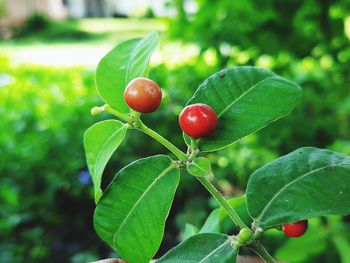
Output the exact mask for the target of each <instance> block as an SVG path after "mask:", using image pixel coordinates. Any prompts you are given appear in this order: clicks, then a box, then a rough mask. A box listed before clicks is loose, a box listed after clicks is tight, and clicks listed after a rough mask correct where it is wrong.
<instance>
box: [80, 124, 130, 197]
mask: <svg viewBox="0 0 350 263" xmlns="http://www.w3.org/2000/svg"><path fill="white" fill-rule="evenodd" d="M127 129H128V128H127V126H126V125H125V124H123V123H122V122H120V121H117V120H106V121H101V122H98V123H96V124H94V125H92V126H91V127H90V128H89V129H87V130H86V132H85V136H84V147H85V153H86V160H87V164H88V167H89V170H90V174H91V177H92V181H93V183H94V190H95V202H96V203H97V202H98V200H99V199H100V197H101V195H102V190H101V178H102V174H103V170H104V169H105V167H106V164H107V162H108V160H109V158H111V156H112V154H113V152H114V151H115V150H116V149H117V148H118V146H119V145H120V144H121V143H122V141H123V139H124V137H125V134H126V131H127Z"/></svg>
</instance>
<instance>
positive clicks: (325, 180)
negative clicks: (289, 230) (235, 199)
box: [246, 147, 350, 228]
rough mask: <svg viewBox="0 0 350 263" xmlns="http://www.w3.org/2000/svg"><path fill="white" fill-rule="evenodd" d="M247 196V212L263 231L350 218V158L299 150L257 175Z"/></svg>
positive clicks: (253, 177) (250, 180) (327, 152)
mask: <svg viewBox="0 0 350 263" xmlns="http://www.w3.org/2000/svg"><path fill="white" fill-rule="evenodd" d="M246 196H247V208H248V212H249V214H250V215H251V216H252V217H253V218H254V219H255V220H256V222H257V224H258V226H260V227H262V228H267V227H271V226H275V225H279V224H283V223H288V222H294V221H298V220H302V219H306V218H310V217H316V216H325V215H329V214H337V215H346V214H350V205H349V200H350V157H348V156H346V155H343V154H340V153H336V152H332V151H329V150H321V149H317V148H312V147H306V148H300V149H298V150H296V151H294V152H291V153H290V154H287V155H285V156H283V157H281V158H279V159H277V160H275V161H273V162H271V163H269V164H267V165H265V166H263V167H262V168H260V169H258V170H257V171H255V172H254V173H253V174H252V175H251V177H250V179H249V182H248V186H247V193H246Z"/></svg>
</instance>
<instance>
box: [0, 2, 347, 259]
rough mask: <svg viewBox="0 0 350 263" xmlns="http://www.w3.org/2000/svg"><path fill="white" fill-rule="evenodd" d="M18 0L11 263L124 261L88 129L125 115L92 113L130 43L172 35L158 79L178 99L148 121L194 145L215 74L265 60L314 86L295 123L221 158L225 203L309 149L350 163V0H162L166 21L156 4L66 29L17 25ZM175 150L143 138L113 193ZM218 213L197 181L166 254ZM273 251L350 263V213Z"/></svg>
mask: <svg viewBox="0 0 350 263" xmlns="http://www.w3.org/2000/svg"><path fill="white" fill-rule="evenodd" d="M18 2H20V1H18ZM65 2H67V1H65ZM68 2H69V1H68ZM140 2H142V1H140ZM161 2H162V1H161ZM6 3H9V1H7V2H6V1H4V0H2V1H0V15H1V16H2V18H1V19H0V26H1V27H0V36H1V37H2V39H1V40H0V41H1V42H0V118H1V122H0V262H73V263H76V262H87V261H91V260H97V259H101V258H106V257H113V256H115V254H114V253H113V252H112V251H111V249H110V248H109V247H108V246H107V245H106V244H104V243H103V242H102V241H101V240H99V238H98V237H97V236H96V234H95V232H94V230H93V226H92V214H93V209H94V201H93V192H92V191H93V187H92V185H91V180H90V177H89V173H88V171H87V167H86V164H85V156H84V149H83V134H84V131H85V130H86V129H87V128H88V127H89V126H90V125H92V124H93V123H95V122H97V121H99V120H102V119H107V118H110V117H111V116H108V115H107V114H102V115H100V116H98V117H92V116H91V115H90V113H89V112H90V108H91V107H93V106H95V105H98V106H99V105H102V101H101V100H100V99H99V98H98V96H97V91H96V89H95V87H94V85H95V84H94V70H95V68H96V66H97V63H98V61H99V59H101V57H102V56H103V55H104V54H105V53H106V52H108V50H109V49H111V48H112V47H113V46H114V45H115V44H117V43H118V42H120V41H122V40H126V39H128V38H130V37H142V36H144V35H146V34H147V33H149V32H150V31H153V30H156V31H158V32H159V33H160V35H161V41H160V45H159V47H158V49H157V52H156V53H155V54H154V56H153V58H152V62H151V64H152V65H151V66H152V69H151V72H150V78H152V79H153V80H155V81H156V82H158V83H159V85H160V86H161V87H162V89H163V91H164V93H165V98H164V100H163V102H162V105H161V108H160V109H159V110H158V111H157V112H156V113H154V114H150V115H146V116H144V120H145V122H146V123H147V124H148V125H149V126H152V127H154V129H155V130H157V131H158V132H159V133H161V134H162V135H164V136H165V137H167V138H169V139H170V140H171V141H173V142H174V143H175V144H176V145H178V146H179V147H181V148H182V149H184V150H185V144H184V143H183V141H182V136H181V132H180V129H179V127H178V124H177V116H178V114H179V112H180V111H181V109H182V107H183V105H184V104H185V103H186V101H187V100H188V99H189V98H190V97H191V95H192V93H193V92H194V90H196V88H197V87H198V86H199V85H200V84H201V82H203V81H204V79H206V78H207V77H208V76H209V75H210V74H212V73H214V72H216V71H218V70H220V69H222V68H224V67H227V66H236V65H238V66H239V65H256V66H260V67H264V68H267V69H270V70H272V71H274V72H276V73H277V74H280V75H282V76H283V77H285V78H289V79H290V80H292V81H295V82H297V83H298V84H299V85H300V86H301V87H303V89H304V98H303V103H302V104H300V105H299V106H298V107H297V108H296V109H295V110H294V111H293V112H292V113H291V114H290V115H289V116H287V117H285V118H283V119H281V120H278V121H277V122H275V123H272V124H271V125H269V126H268V127H266V128H264V129H263V130H261V131H259V132H258V133H256V134H253V135H250V136H248V137H246V138H244V139H243V140H241V141H239V142H238V143H236V144H234V145H232V146H231V147H228V148H226V149H224V150H221V151H219V152H216V153H210V154H208V158H209V159H210V160H211V161H212V163H213V168H214V172H215V176H216V186H217V187H218V188H219V189H220V191H221V192H223V193H224V194H225V195H227V196H239V195H241V194H242V193H243V191H244V189H245V186H246V183H247V180H248V178H249V175H250V174H251V173H252V172H253V171H254V170H256V169H257V168H259V167H261V166H262V165H264V164H266V163H267V162H269V161H272V160H273V159H275V158H277V157H278V156H280V155H283V154H286V153H288V152H290V151H292V150H294V149H296V148H298V147H302V146H315V147H321V148H329V149H332V150H335V151H339V152H342V153H344V154H348V155H350V45H349V44H350V2H349V1H348V0H338V1H332V0H305V1H302V0H285V1H279V0H252V1H230V0H217V1H209V0H191V1H186V0H172V1H163V2H162V5H164V7H163V8H164V10H170V11H169V12H168V13H166V12H164V14H161V15H157V14H155V13H156V12H154V7H153V9H152V6H147V5H144V6H143V8H138V9H135V10H133V11H134V12H131V13H128V14H126V15H122V16H127V17H124V18H120V17H119V18H91V17H89V18H86V17H85V16H97V15H96V14H92V15H91V14H90V15H89V14H87V15H85V16H84V17H81V18H79V19H77V18H76V19H69V18H66V19H63V20H62V19H61V20H52V19H49V18H48V17H47V16H46V15H43V14H39V13H35V12H34V13H31V14H30V15H28V17H26V19H25V22H24V23H18V24H17V23H14V25H11V24H6V23H5V22H6V21H7V20H6V19H8V14H9V13H10V10H9V7H8V6H6ZM12 3H13V2H12ZM113 15H114V16H121V15H120V14H119V13H115V14H113ZM155 15H157V17H155ZM100 16H101V15H100ZM166 152H167V151H166V150H165V149H164V148H163V147H162V146H161V145H158V144H157V143H155V142H153V141H152V140H151V139H149V138H147V137H146V136H144V135H142V134H139V133H138V132H136V131H131V132H130V134H129V135H128V136H127V139H126V141H125V142H123V144H122V145H121V147H120V149H119V150H118V152H117V153H116V154H114V155H113V157H112V161H111V162H110V163H109V164H108V166H107V168H106V171H105V174H104V179H103V185H104V186H106V185H107V184H108V182H109V181H110V180H111V178H113V176H114V175H115V173H116V172H117V171H118V170H119V169H121V168H122V167H123V166H125V165H126V164H128V163H130V162H131V161H133V160H135V159H138V158H141V157H146V156H150V155H153V154H157V153H166ZM349 205H350V200H349ZM216 206H217V205H216V203H215V202H214V200H212V199H210V197H209V195H208V194H207V193H206V191H204V189H203V188H202V187H201V185H200V184H199V183H196V182H195V180H194V179H193V178H192V177H191V176H189V175H187V174H183V176H182V180H181V184H180V187H179V190H178V192H177V195H176V198H175V201H174V205H173V208H172V210H171V213H170V216H169V219H168V222H167V226H166V233H165V236H164V240H163V243H162V246H161V249H160V251H159V253H158V255H162V254H163V253H164V252H165V251H167V250H168V249H169V248H170V247H172V246H174V245H175V244H177V243H178V242H179V241H180V240H181V236H182V234H183V232H184V228H185V223H191V224H193V225H195V226H197V227H200V226H201V225H202V224H203V222H204V221H205V219H206V217H207V216H208V215H209V213H210V211H211V210H212V209H213V208H215V207H216ZM150 213H151V211H150ZM263 242H264V244H266V245H267V247H268V248H269V249H270V251H272V253H273V254H274V255H275V256H276V257H278V258H279V259H283V260H286V261H288V262H330V263H336V262H342V263H347V262H350V217H337V216H332V217H327V218H326V217H325V218H314V219H311V220H310V230H309V231H308V233H307V234H306V235H305V236H304V237H302V238H300V239H286V238H285V237H284V236H283V235H282V234H281V233H280V232H278V231H269V232H267V233H266V235H265V236H264V240H263ZM246 252H247V253H249V251H246Z"/></svg>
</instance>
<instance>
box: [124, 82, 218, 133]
mask: <svg viewBox="0 0 350 263" xmlns="http://www.w3.org/2000/svg"><path fill="white" fill-rule="evenodd" d="M124 99H125V102H126V104H128V106H129V107H130V108H131V109H133V110H135V111H137V112H140V113H150V112H154V111H156V110H157V109H158V108H159V106H160V102H161V100H162V91H161V89H160V88H159V86H158V85H157V83H155V82H154V81H152V80H150V79H147V78H136V79H134V80H132V81H131V82H130V83H129V84H128V86H127V87H126V89H125V93H124ZM217 122H218V119H217V116H216V113H215V111H214V110H213V109H212V108H211V107H209V106H208V105H206V104H203V103H197V104H193V105H188V106H186V107H185V108H184V109H183V110H182V112H181V113H180V116H179V124H180V127H181V129H182V130H183V131H184V133H186V134H187V135H189V136H190V137H192V138H194V139H198V138H205V137H208V136H210V135H211V134H212V133H213V132H214V130H215V128H216V125H217Z"/></svg>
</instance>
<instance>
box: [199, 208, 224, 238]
mask: <svg viewBox="0 0 350 263" xmlns="http://www.w3.org/2000/svg"><path fill="white" fill-rule="evenodd" d="M219 212H220V210H219V209H218V208H217V209H214V210H213V211H212V212H211V213H210V215H209V216H208V218H207V220H205V222H204V225H203V226H202V227H201V229H200V230H199V233H219V232H220V216H219V215H220V213H219Z"/></svg>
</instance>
